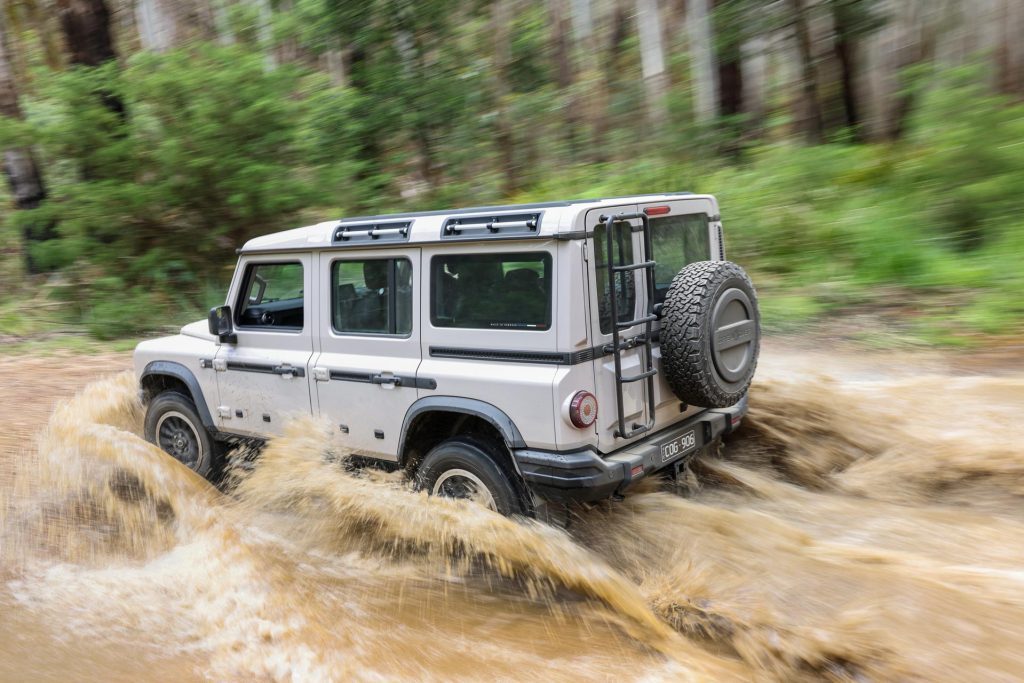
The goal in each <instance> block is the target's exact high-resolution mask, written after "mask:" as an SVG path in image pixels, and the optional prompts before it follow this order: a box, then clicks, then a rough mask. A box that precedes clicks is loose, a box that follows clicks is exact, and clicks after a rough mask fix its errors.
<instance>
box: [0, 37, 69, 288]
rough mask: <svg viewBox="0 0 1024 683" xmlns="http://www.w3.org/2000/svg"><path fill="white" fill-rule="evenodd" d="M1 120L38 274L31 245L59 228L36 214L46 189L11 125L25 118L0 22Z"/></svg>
mask: <svg viewBox="0 0 1024 683" xmlns="http://www.w3.org/2000/svg"><path fill="white" fill-rule="evenodd" d="M0 117H3V118H4V119H6V121H3V122H2V123H4V124H6V125H4V126H2V128H0V132H3V133H6V135H0V148H2V149H3V168H4V175H5V176H6V177H7V185H8V187H9V188H10V191H11V197H12V198H13V199H14V206H15V208H16V209H18V210H19V211H24V212H26V213H25V214H23V215H22V216H20V217H19V223H20V224H21V226H22V234H23V235H24V239H25V259H26V268H27V269H28V271H29V272H30V273H34V272H36V271H37V270H38V264H37V262H36V260H35V259H34V257H33V254H32V248H31V245H32V243H33V242H36V241H40V240H46V239H50V238H52V237H53V236H54V235H55V230H56V225H55V223H54V221H53V220H51V219H49V218H48V217H46V216H45V215H43V214H42V213H39V212H37V211H35V209H38V207H39V205H40V204H41V203H42V202H43V200H45V199H46V196H47V192H46V186H45V185H44V184H43V176H42V173H41V172H40V169H39V165H38V163H37V162H36V158H35V155H34V154H33V153H32V148H31V147H30V146H29V145H28V144H26V143H27V138H25V137H23V133H24V131H22V129H20V128H19V127H18V126H17V125H12V122H21V121H22V120H23V119H24V114H23V113H22V110H21V105H20V103H19V101H18V87H17V83H16V82H15V78H14V71H13V69H12V67H11V52H10V48H9V42H8V36H7V30H6V22H2V21H0Z"/></svg>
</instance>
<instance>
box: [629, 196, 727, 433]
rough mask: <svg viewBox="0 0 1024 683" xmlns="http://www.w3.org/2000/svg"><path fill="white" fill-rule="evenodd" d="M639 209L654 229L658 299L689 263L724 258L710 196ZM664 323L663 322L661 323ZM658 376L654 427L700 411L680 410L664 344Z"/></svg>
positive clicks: (658, 360)
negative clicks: (665, 368) (663, 368)
mask: <svg viewBox="0 0 1024 683" xmlns="http://www.w3.org/2000/svg"><path fill="white" fill-rule="evenodd" d="M638 209H639V210H640V211H641V212H643V213H645V214H647V215H648V221H649V225H650V231H651V251H652V253H651V254H650V256H649V258H651V259H653V260H654V261H655V262H656V265H655V267H654V302H655V303H656V304H660V303H662V302H663V301H664V299H665V293H666V292H667V291H668V287H669V285H670V284H671V283H672V279H673V278H674V277H675V276H676V274H677V273H678V272H679V271H680V270H682V269H683V268H684V267H685V266H686V265H688V264H690V263H694V262H695V261H709V260H713V259H718V258H721V255H722V254H723V253H724V251H723V250H722V249H721V247H720V240H721V234H720V231H719V230H718V229H717V228H718V222H717V221H715V220H712V219H715V218H717V216H716V215H715V214H716V213H717V211H716V207H715V204H714V202H713V201H712V200H711V198H710V197H700V196H697V197H689V198H685V197H684V198H681V199H673V200H672V201H657V202H647V203H642V204H640V205H638ZM658 326H660V323H659V325H658ZM654 365H655V369H656V370H657V371H658V374H657V375H656V377H655V392H654V393H655V405H656V406H657V408H656V411H655V416H656V420H655V425H654V429H660V428H662V427H667V426H668V425H669V424H671V423H672V422H677V421H679V420H680V419H681V417H683V416H685V415H689V414H691V413H694V412H697V408H694V407H692V406H687V409H686V410H685V411H680V405H681V402H680V400H679V398H678V397H676V395H675V394H673V393H672V390H671V388H669V386H668V382H666V381H665V376H664V373H663V372H661V347H660V344H656V345H655V347H654Z"/></svg>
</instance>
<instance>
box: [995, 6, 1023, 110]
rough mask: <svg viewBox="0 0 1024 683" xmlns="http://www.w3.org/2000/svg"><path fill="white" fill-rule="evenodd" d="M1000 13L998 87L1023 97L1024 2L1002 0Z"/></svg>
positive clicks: (1004, 91) (1008, 93)
mask: <svg viewBox="0 0 1024 683" xmlns="http://www.w3.org/2000/svg"><path fill="white" fill-rule="evenodd" d="M1000 14H1001V15H1002V16H1001V21H1000V23H1001V25H1002V31H1001V35H1000V37H999V47H998V48H997V60H998V61H997V64H998V70H999V74H998V77H999V89H1000V90H1001V91H1002V92H1003V93H1005V94H1007V95H1015V96H1017V97H1018V98H1020V97H1024V4H1022V3H1021V2H1020V0H1003V2H1002V8H1001V12H1000Z"/></svg>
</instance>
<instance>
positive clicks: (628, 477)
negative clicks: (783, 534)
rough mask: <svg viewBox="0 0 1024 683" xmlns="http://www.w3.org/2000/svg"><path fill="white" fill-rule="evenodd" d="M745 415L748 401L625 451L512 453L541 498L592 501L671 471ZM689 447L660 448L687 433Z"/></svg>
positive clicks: (657, 434) (711, 412) (700, 416)
mask: <svg viewBox="0 0 1024 683" xmlns="http://www.w3.org/2000/svg"><path fill="white" fill-rule="evenodd" d="M746 414H747V399H746V397H744V398H743V400H742V401H740V402H739V403H737V404H736V405H734V406H732V407H731V408H721V409H716V410H705V411H704V412H702V413H698V414H697V415H694V416H693V417H691V418H690V419H688V420H686V421H685V422H680V423H679V424H675V425H672V426H671V427H669V428H667V429H663V430H661V431H660V432H655V433H654V434H651V435H650V436H648V437H646V438H644V439H643V440H641V441H639V442H637V443H634V444H631V445H629V446H627V447H626V448H623V449H621V450H618V451H615V452H614V453H611V454H609V455H605V456H602V455H600V454H599V453H597V452H596V451H594V450H591V449H584V450H578V451H567V452H558V451H537V450H531V449H528V448H524V449H520V450H515V451H513V454H514V455H515V458H516V462H517V463H518V464H519V471H520V472H522V474H523V478H524V479H525V480H526V483H527V484H528V485H529V486H530V488H531V489H533V491H534V493H536V494H537V495H538V496H540V497H541V498H544V499H546V500H555V501H567V500H575V501H593V500H601V499H602V498H608V497H610V496H612V495H613V494H616V493H622V492H623V491H625V490H626V489H627V488H629V486H630V485H631V484H633V483H634V482H636V481H638V480H640V479H642V478H644V477H646V476H648V475H650V474H653V473H654V472H657V471H659V470H663V469H666V468H669V467H674V466H675V465H676V464H677V463H681V462H684V461H686V460H687V459H689V458H691V457H693V456H694V455H695V454H697V453H699V452H701V451H702V450H703V449H704V447H705V446H707V445H708V444H710V443H711V442H712V441H714V440H715V439H716V438H718V437H719V436H722V435H723V434H728V433H729V432H731V431H732V430H734V429H735V428H736V427H738V426H739V423H740V421H741V420H742V419H743V416H744V415H746ZM691 430H692V431H693V433H694V445H693V446H692V447H690V448H687V449H686V450H681V451H679V452H678V453H675V454H673V455H668V454H667V452H668V451H671V450H672V449H671V448H669V449H666V452H663V449H662V446H665V445H667V444H672V443H673V442H674V441H675V440H676V439H679V438H680V437H683V436H684V435H686V434H687V433H688V432H690V431H691Z"/></svg>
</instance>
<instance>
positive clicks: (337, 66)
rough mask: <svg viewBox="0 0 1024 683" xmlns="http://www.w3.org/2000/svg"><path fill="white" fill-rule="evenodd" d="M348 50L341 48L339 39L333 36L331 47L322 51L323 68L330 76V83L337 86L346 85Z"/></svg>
mask: <svg viewBox="0 0 1024 683" xmlns="http://www.w3.org/2000/svg"><path fill="white" fill-rule="evenodd" d="M349 52H350V51H349V50H347V49H342V47H341V41H340V40H338V39H337V38H335V39H334V40H332V41H331V47H330V48H328V50H327V51H326V52H324V69H325V70H326V71H327V75H328V76H330V78H331V85H333V86H335V87H338V88H345V87H347V86H348V62H349V59H350V56H349Z"/></svg>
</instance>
